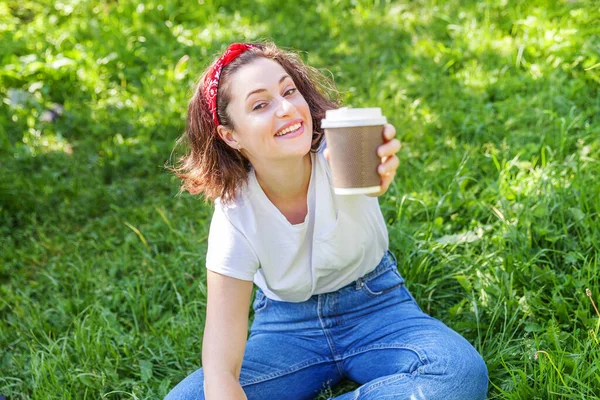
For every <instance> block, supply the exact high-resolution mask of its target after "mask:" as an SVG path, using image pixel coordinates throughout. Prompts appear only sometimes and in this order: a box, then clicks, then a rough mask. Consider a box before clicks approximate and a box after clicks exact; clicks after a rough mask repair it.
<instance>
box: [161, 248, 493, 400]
mask: <svg viewBox="0 0 600 400" xmlns="http://www.w3.org/2000/svg"><path fill="white" fill-rule="evenodd" d="M252 307H253V309H254V313H255V314H254V322H253V323H252V326H251V328H250V337H249V338H248V341H247V343H246V351H245V354H244V361H243V363H242V370H241V374H240V384H241V386H242V388H243V390H244V392H245V393H246V396H247V397H248V399H249V400H255V399H265V400H271V399H273V400H286V399H290V400H302V399H307V400H308V399H314V398H315V397H316V396H317V395H318V394H319V392H320V391H322V390H323V389H325V388H326V387H327V386H334V385H336V384H337V383H339V382H340V381H341V380H342V379H343V378H347V379H350V380H352V381H355V382H357V383H358V384H360V385H362V386H360V387H359V388H357V389H356V390H354V391H353V392H350V393H345V394H343V395H341V396H338V397H336V398H335V399H336V400H351V399H354V400H371V399H377V400H379V399H390V400H391V399H398V400H400V399H406V400H409V399H410V400H413V399H415V400H416V399H418V400H420V399H427V400H434V399H444V400H475V399H477V400H479V399H485V396H486V392H487V384H488V377H487V369H486V366H485V363H484V362H483V359H482V358H481V356H480V355H479V354H478V353H477V351H476V350H475V349H474V348H473V346H471V344H470V343H469V342H467V341H466V340H465V339H464V338H463V337H462V336H460V335H459V334H458V333H456V332H454V331H453V330H452V329H450V328H448V327H447V326H446V325H444V324H443V323H442V322H440V321H438V320H436V319H434V318H432V317H430V316H428V315H427V314H425V313H423V311H421V309H420V308H419V306H418V305H417V303H416V302H415V300H414V298H413V297H412V295H411V294H410V293H409V291H408V290H407V289H406V287H405V286H404V279H403V278H402V276H400V274H399V273H398V270H397V264H396V259H395V257H394V255H393V254H392V253H391V252H389V251H388V252H387V253H386V255H385V256H384V257H383V259H382V260H381V262H380V264H379V265H378V266H377V268H376V269H375V270H373V271H371V272H369V273H368V274H366V275H365V276H364V277H362V278H361V279H358V280H357V281H355V282H353V283H352V284H350V285H348V286H345V287H343V288H341V289H339V290H337V291H335V292H331V293H325V294H319V295H314V296H312V297H311V298H310V299H308V300H307V301H304V302H301V303H290V302H283V301H275V300H272V299H269V298H267V297H266V296H265V295H264V294H263V292H262V291H261V290H260V289H258V290H257V291H256V296H255V300H254V303H253V304H252ZM203 380H204V375H203V373H202V369H199V370H197V371H196V372H194V373H193V374H191V375H190V376H188V377H187V378H185V379H184V380H183V381H181V382H180V383H179V384H178V385H177V386H176V387H175V388H174V389H173V390H172V391H171V392H170V393H169V394H168V395H167V397H166V400H184V399H185V400H191V399H204V392H203Z"/></svg>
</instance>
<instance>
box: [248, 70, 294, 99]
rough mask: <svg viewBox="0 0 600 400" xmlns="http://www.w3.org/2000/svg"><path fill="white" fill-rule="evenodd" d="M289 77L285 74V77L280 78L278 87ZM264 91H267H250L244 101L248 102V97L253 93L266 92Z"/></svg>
mask: <svg viewBox="0 0 600 400" xmlns="http://www.w3.org/2000/svg"><path fill="white" fill-rule="evenodd" d="M289 77H290V76H289V75H287V74H286V75H283V76H282V77H281V78H280V79H279V85H281V82H283V80H284V79H285V78H289ZM266 91H267V89H256V90H253V91H251V92H250V93H248V95H247V96H246V100H248V97H250V96H252V95H253V94H254V93H260V92H266Z"/></svg>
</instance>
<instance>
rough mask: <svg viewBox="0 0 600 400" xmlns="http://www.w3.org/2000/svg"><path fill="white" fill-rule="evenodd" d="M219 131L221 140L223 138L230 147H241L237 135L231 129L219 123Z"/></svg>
mask: <svg viewBox="0 0 600 400" xmlns="http://www.w3.org/2000/svg"><path fill="white" fill-rule="evenodd" d="M217 133H218V134H219V137H220V138H221V140H223V141H224V142H225V143H227V145H228V146H229V147H231V148H232V149H234V150H240V149H241V145H240V143H239V142H238V141H237V139H236V138H235V135H234V133H233V131H232V130H231V129H229V128H226V127H225V126H223V125H219V126H217Z"/></svg>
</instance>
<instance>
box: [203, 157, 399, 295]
mask: <svg viewBox="0 0 600 400" xmlns="http://www.w3.org/2000/svg"><path fill="white" fill-rule="evenodd" d="M311 160H312V172H311V177H310V184H309V188H308V196H307V197H308V214H307V216H306V219H305V220H304V222H302V223H300V224H296V225H292V224H291V223H290V222H289V221H288V220H287V219H286V218H285V216H284V215H283V214H282V213H281V212H280V211H279V210H278V209H277V207H275V205H274V204H273V203H271V201H270V200H269V198H268V197H267V196H266V194H265V193H264V192H263V190H262V188H261V187H260V185H259V183H258V181H257V180H256V175H255V174H254V170H251V171H250V172H249V174H248V184H247V185H244V187H243V189H242V190H241V191H240V194H239V195H238V196H237V197H236V200H235V201H234V203H233V204H230V205H228V206H224V205H223V204H222V203H221V202H220V199H217V200H216V201H215V212H214V214H213V217H212V221H211V225H210V231H209V235H208V251H207V255H206V268H208V269H209V270H211V271H214V272H217V273H219V274H222V275H226V276H230V277H233V278H237V279H242V280H248V281H254V283H255V284H256V285H257V286H258V287H260V288H261V289H262V290H263V292H264V293H265V295H266V296H267V297H269V298H271V299H275V300H283V301H290V302H301V301H305V300H308V299H309V298H310V297H311V296H312V295H314V294H320V293H327V292H333V291H335V290H337V289H340V288H342V287H344V286H346V285H348V284H349V283H351V282H353V281H355V280H357V279H358V278H360V277H361V276H363V275H364V274H366V273H368V272H370V271H372V270H373V269H375V267H377V265H378V264H379V262H380V261H381V258H382V257H383V255H384V254H385V252H386V250H387V249H388V244H389V243H388V232H387V228H386V226H385V221H384V220H383V216H382V214H381V209H380V208H379V202H378V200H377V198H376V197H369V196H366V195H355V196H340V195H336V194H335V193H334V191H333V187H332V184H331V170H330V167H329V163H328V162H327V161H326V160H325V158H324V156H323V154H322V152H319V153H316V154H315V153H311Z"/></svg>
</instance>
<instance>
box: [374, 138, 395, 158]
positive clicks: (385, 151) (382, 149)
mask: <svg viewBox="0 0 600 400" xmlns="http://www.w3.org/2000/svg"><path fill="white" fill-rule="evenodd" d="M400 147H401V146H400V141H399V140H398V139H392V140H390V141H389V142H387V143H384V144H382V145H381V146H379V147H378V148H377V155H378V156H379V157H381V158H385V157H389V156H393V155H394V154H396V153H397V152H398V151H400Z"/></svg>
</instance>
